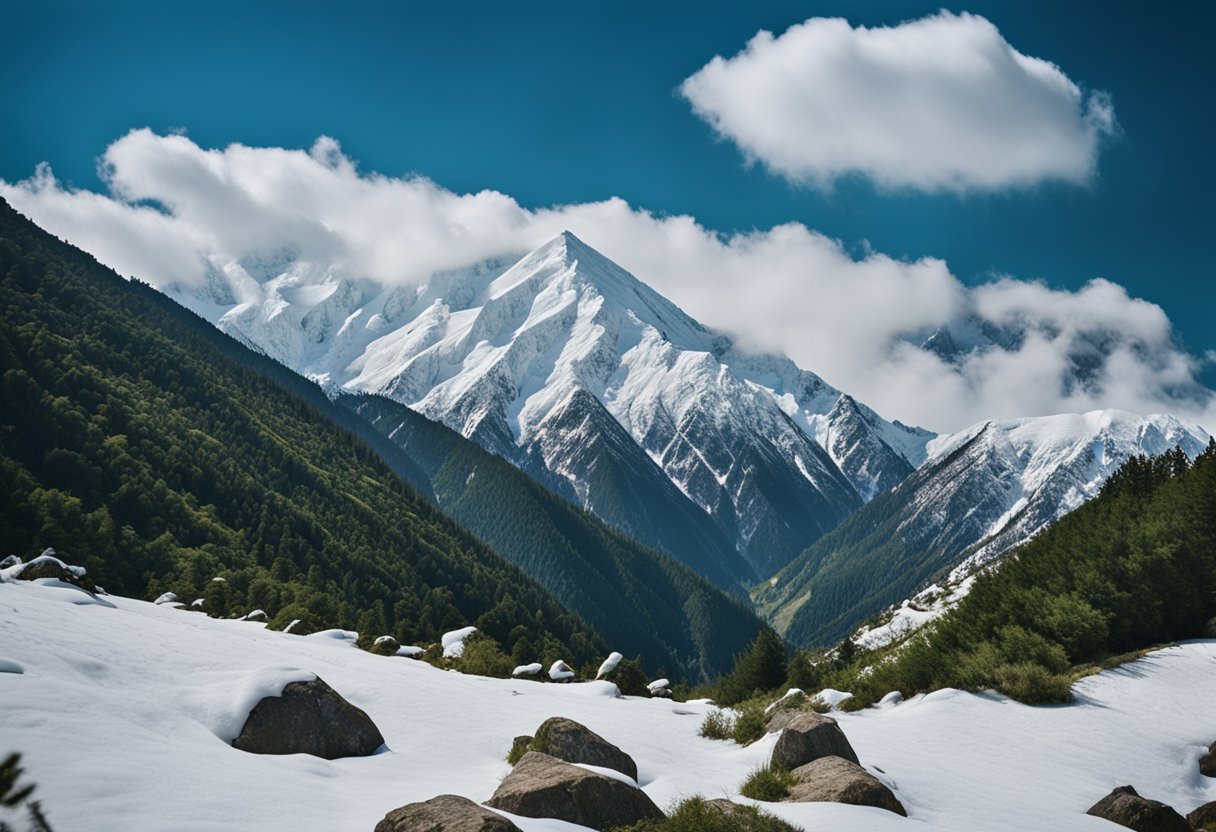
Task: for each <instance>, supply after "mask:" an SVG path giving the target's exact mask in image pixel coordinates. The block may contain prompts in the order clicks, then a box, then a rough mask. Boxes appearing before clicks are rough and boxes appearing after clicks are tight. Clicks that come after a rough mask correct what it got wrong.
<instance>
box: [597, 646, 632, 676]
mask: <svg viewBox="0 0 1216 832" xmlns="http://www.w3.org/2000/svg"><path fill="white" fill-rule="evenodd" d="M623 658H625V657H624V656H622V655H621V654H620V653H617V652H612V653H609V654H608V658H606V659H604V663H603V664H601V665H600V669H599V670H598V671H596V674H595V678H597V679H603V678H604V677H605V676H607V675H608V674H609V673H611V672H612V671H614V670H616V666H617V665H618V664H620V663H621V659H623Z"/></svg>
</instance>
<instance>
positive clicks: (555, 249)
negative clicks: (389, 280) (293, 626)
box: [176, 233, 932, 586]
mask: <svg viewBox="0 0 1216 832" xmlns="http://www.w3.org/2000/svg"><path fill="white" fill-rule="evenodd" d="M508 266H509V267H508ZM213 278H214V279H213V280H212V281H211V282H210V283H209V284H208V285H207V286H206V287H203V288H202V289H196V290H191V291H186V290H182V291H179V292H178V293H177V294H176V296H177V297H178V298H179V299H180V300H181V301H182V302H183V303H185V304H187V305H189V306H191V307H192V308H195V309H196V310H198V311H199V312H200V313H201V314H203V315H204V316H205V317H208V318H209V319H210V320H213V321H215V322H216V324H217V325H218V326H219V327H220V328H222V329H224V330H225V331H227V332H229V333H231V334H233V335H234V336H236V337H239V338H241V339H242V340H244V341H246V342H248V343H251V344H255V345H257V346H258V347H259V348H260V349H263V350H264V351H266V352H267V353H268V354H269V355H272V356H274V357H276V358H278V359H279V360H281V361H283V362H284V363H286V364H288V365H289V366H291V367H293V368H295V369H296V370H298V371H300V372H301V373H303V374H305V375H308V376H310V377H313V378H316V379H318V380H320V381H321V382H322V383H324V384H326V385H328V386H329V387H330V388H331V389H341V390H346V391H351V392H365V393H378V394H381V395H384V396H387V397H389V398H391V399H394V400H395V401H398V402H401V403H403V404H407V405H409V406H410V407H412V408H414V409H416V410H418V411H419V412H421V413H423V414H424V415H427V416H430V417H431V418H434V419H436V420H438V421H442V422H444V423H445V424H447V425H448V426H449V427H451V428H453V429H455V430H457V431H458V432H459V433H461V434H462V435H464V436H466V437H468V438H471V439H474V440H475V441H477V442H478V443H479V444H480V445H482V447H484V448H486V449H487V450H489V451H491V452H493V453H496V454H499V455H501V456H503V457H504V458H506V459H508V460H510V461H511V462H512V463H514V464H515V465H517V466H518V467H520V468H521V469H522V470H524V471H526V472H528V473H529V474H531V475H533V476H534V477H535V478H537V479H538V480H539V481H541V482H542V483H544V484H545V485H546V486H547V487H549V488H551V489H553V490H554V491H556V492H557V493H558V494H560V495H561V496H564V497H567V498H569V499H573V500H575V501H576V502H577V503H578V504H579V505H581V506H583V507H585V508H587V509H588V510H590V511H591V512H592V513H594V514H596V515H597V516H599V517H600V518H601V519H604V520H605V521H607V522H609V523H610V524H612V525H614V526H616V527H617V528H621V529H623V530H625V531H627V532H628V533H629V534H630V535H632V536H634V537H635V538H637V539H638V540H640V541H641V542H643V543H645V544H646V545H649V546H653V547H655V548H659V549H662V550H664V551H666V552H668V553H670V554H671V555H672V556H674V557H676V558H677V559H678V560H681V561H682V562H684V563H685V564H687V565H689V566H691V567H693V568H694V569H696V570H697V571H699V572H701V573H702V574H705V575H707V576H708V577H710V578H711V579H712V580H714V581H715V582H716V583H718V584H719V585H720V586H727V585H729V584H730V583H736V584H737V583H739V582H750V581H753V580H755V579H756V578H758V577H763V576H766V575H769V574H771V573H772V572H773V571H775V570H776V569H777V568H779V567H781V566H782V565H784V564H785V563H786V562H787V561H788V560H789V559H790V558H791V557H793V556H794V555H795V554H796V553H797V552H799V551H801V550H802V549H803V548H805V547H806V546H807V545H808V544H809V543H811V542H813V541H814V540H815V539H817V538H818V537H820V536H821V535H822V534H824V533H825V532H826V531H828V530H829V529H831V528H833V527H834V526H835V525H836V524H837V523H839V522H840V521H841V520H842V519H843V518H844V517H845V516H847V515H848V514H849V513H850V512H852V511H853V510H854V509H856V508H857V507H858V506H859V505H861V503H862V501H863V498H868V497H870V496H872V495H873V494H875V493H878V492H879V491H881V490H882V489H884V488H886V487H889V485H890V484H892V483H894V482H896V481H898V480H899V479H900V478H901V477H903V476H905V475H906V474H907V472H908V471H909V470H910V468H912V467H915V465H917V464H918V463H919V462H920V461H921V460H922V459H923V456H924V446H925V443H926V442H927V441H928V440H929V439H930V438H931V437H932V435H931V434H929V433H927V432H925V431H921V430H918V429H912V428H906V427H904V426H902V425H899V424H898V423H889V422H885V421H883V420H882V419H881V418H879V417H878V416H877V415H876V414H874V413H873V412H872V411H869V410H868V409H866V408H864V406H860V405H858V406H856V407H846V406H845V405H847V404H848V403H847V402H844V401H843V399H842V396H841V394H840V392H839V391H837V390H835V389H833V388H831V387H830V386H828V385H827V384H825V383H824V382H823V381H822V380H821V379H819V378H818V377H817V376H815V375H814V374H812V373H809V372H806V371H803V370H801V369H799V368H797V367H796V366H795V365H794V364H793V363H792V362H790V361H789V360H788V359H782V358H775V357H771V356H753V355H748V354H745V353H743V352H742V351H741V350H739V349H738V348H736V347H735V345H733V344H732V343H731V342H730V341H729V340H728V339H726V338H724V337H723V336H721V335H718V334H715V333H712V332H710V331H708V330H706V329H705V328H704V327H702V326H701V325H700V324H698V323H697V322H696V321H694V320H692V319H691V318H689V317H688V316H687V315H685V314H684V313H683V312H682V311H680V310H679V309H678V308H677V307H676V306H674V305H673V304H671V303H670V302H669V301H667V300H666V299H664V298H662V297H661V296H659V295H658V294H657V293H655V292H654V291H653V290H651V289H650V288H649V287H647V286H646V285H645V284H644V283H642V282H641V281H639V280H638V279H637V278H635V277H634V276H633V275H631V274H629V273H628V272H626V271H624V270H623V269H621V268H620V267H619V266H617V265H616V264H614V263H612V262H611V261H610V260H608V259H607V258H605V257H603V256H602V255H600V254H599V253H598V252H596V251H594V250H593V249H591V248H590V247H588V246H587V245H585V244H584V243H582V242H581V241H579V240H578V239H577V238H575V237H574V236H573V235H571V234H569V233H564V234H561V235H559V236H558V237H556V238H554V239H553V240H551V241H550V242H548V243H546V244H545V245H544V246H542V247H540V248H539V249H537V250H536V251H534V252H532V253H531V254H529V255H527V256H525V257H524V258H523V259H521V260H520V261H518V262H517V263H514V264H513V265H512V264H503V263H491V264H483V265H482V266H480V267H477V268H471V269H465V270H461V271H457V272H449V273H444V274H438V275H434V276H433V277H432V278H431V279H430V280H429V281H428V282H427V284H426V285H423V286H417V287H414V286H401V287H396V288H391V289H384V288H382V287H379V286H372V285H360V284H357V283H354V282H351V281H349V280H341V279H338V278H336V277H334V276H333V274H332V273H331V272H330V271H329V270H328V269H327V268H326V267H324V266H323V265H318V264H309V263H298V262H294V261H290V260H289V261H288V262H277V261H276V262H256V263H248V264H244V265H231V266H229V267H228V268H227V271H225V272H223V273H220V272H217V273H216V274H215V275H213ZM838 404H840V405H841V406H840V407H837V405H838Z"/></svg>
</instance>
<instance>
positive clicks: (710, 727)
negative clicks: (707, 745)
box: [697, 708, 735, 740]
mask: <svg viewBox="0 0 1216 832" xmlns="http://www.w3.org/2000/svg"><path fill="white" fill-rule="evenodd" d="M697 733H698V734H700V735H701V736H703V737H705V738H706V739H711V740H730V739H734V734H735V718H734V717H733V716H731V715H730V714H729V713H728V712H727V711H724V710H722V709H721V708H714V709H713V710H712V711H710V712H709V713H707V714H706V715H705V719H703V720H702V721H701V728H700V729H699V730H698V731H697Z"/></svg>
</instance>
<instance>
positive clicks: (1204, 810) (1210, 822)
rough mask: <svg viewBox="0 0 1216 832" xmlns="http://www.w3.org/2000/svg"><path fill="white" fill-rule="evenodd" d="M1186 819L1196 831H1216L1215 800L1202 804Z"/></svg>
mask: <svg viewBox="0 0 1216 832" xmlns="http://www.w3.org/2000/svg"><path fill="white" fill-rule="evenodd" d="M1186 819H1187V821H1189V822H1190V824H1191V826H1193V827H1195V829H1197V830H1198V832H1216V800H1213V801H1210V802H1208V803H1205V804H1203V805H1202V806H1200V807H1199V808H1198V809H1196V810H1195V811H1193V812H1191V813H1190V814H1189V815H1187V816H1186Z"/></svg>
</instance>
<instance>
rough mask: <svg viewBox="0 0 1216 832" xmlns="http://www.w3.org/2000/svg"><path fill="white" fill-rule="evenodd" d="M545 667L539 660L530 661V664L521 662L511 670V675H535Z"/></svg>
mask: <svg viewBox="0 0 1216 832" xmlns="http://www.w3.org/2000/svg"><path fill="white" fill-rule="evenodd" d="M544 669H545V666H544V665H543V664H541V663H540V662H532V664H521V665H519V666H518V667H516V668H515V669H514V670H512V671H511V675H512V676H535V675H536V674H537V673H540V672H541V671H542V670H544Z"/></svg>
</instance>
